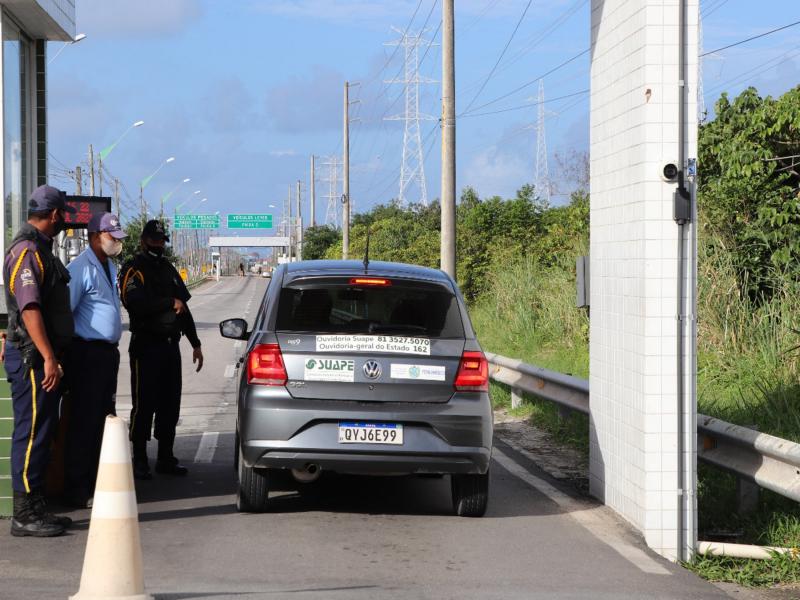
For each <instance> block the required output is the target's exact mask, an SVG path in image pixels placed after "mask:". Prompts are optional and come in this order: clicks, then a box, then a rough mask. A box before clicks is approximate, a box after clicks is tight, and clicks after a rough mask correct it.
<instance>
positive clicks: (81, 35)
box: [47, 33, 86, 65]
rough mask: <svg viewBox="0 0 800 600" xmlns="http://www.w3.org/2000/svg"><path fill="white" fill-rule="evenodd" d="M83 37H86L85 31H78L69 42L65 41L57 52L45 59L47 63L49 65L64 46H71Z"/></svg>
mask: <svg viewBox="0 0 800 600" xmlns="http://www.w3.org/2000/svg"><path fill="white" fill-rule="evenodd" d="M85 39H86V34H85V33H79V34H78V35H76V36H75V39H74V40H72V41H71V42H65V43H64V45H63V46H61V48H59V49H58V52H56V53H55V55H54V56H53V58H51V59H50V60H48V61H47V64H48V65H50V63H51V62H53V61H54V60H55V59H57V58H58V55H59V54H61V53H62V52H63V51H64V48H66V47H67V46H72V45H73V44H77V43H78V42H80V41H83V40H85Z"/></svg>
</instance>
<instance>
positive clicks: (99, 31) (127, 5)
mask: <svg viewBox="0 0 800 600" xmlns="http://www.w3.org/2000/svg"><path fill="white" fill-rule="evenodd" d="M76 13H77V25H78V30H79V31H85V32H87V33H88V34H89V35H91V36H92V37H105V38H108V37H113V38H120V37H136V38H141V37H158V36H163V35H169V34H174V33H177V32H179V31H181V30H183V29H184V28H186V27H187V26H188V25H190V24H191V23H193V22H194V21H196V20H197V19H199V18H200V17H201V16H202V15H203V7H202V6H201V4H200V2H199V1H198V0H168V1H167V2H165V1H164V0H136V1H135V2H129V1H126V0H78V2H77V6H76Z"/></svg>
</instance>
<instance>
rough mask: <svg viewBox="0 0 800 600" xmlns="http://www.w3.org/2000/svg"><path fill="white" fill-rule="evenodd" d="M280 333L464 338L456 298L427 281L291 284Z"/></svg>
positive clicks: (284, 294)
mask: <svg viewBox="0 0 800 600" xmlns="http://www.w3.org/2000/svg"><path fill="white" fill-rule="evenodd" d="M275 328H276V330H277V331H283V332H324V333H346V334H375V335H380V334H398V335H401V334H402V335H414V336H422V337H431V338H463V337H464V326H463V324H462V323H461V315H460V311H459V308H458V302H457V301H456V297H455V295H454V294H453V293H452V292H450V291H448V290H447V289H445V288H444V287H442V286H439V285H435V284H430V283H427V282H416V281H397V280H394V281H392V284H391V285H389V286H359V285H351V284H350V282H349V279H347V280H345V281H343V282H326V283H319V282H314V283H302V282H298V283H296V284H290V285H289V286H288V287H285V288H283V289H282V290H281V295H280V299H279V301H278V316H277V322H276V327H275Z"/></svg>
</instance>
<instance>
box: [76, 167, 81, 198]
mask: <svg viewBox="0 0 800 600" xmlns="http://www.w3.org/2000/svg"><path fill="white" fill-rule="evenodd" d="M75 194H76V195H78V196H83V175H82V174H81V167H80V165H78V166H77V167H75Z"/></svg>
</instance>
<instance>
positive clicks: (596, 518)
mask: <svg viewBox="0 0 800 600" xmlns="http://www.w3.org/2000/svg"><path fill="white" fill-rule="evenodd" d="M503 442H504V443H508V442H506V441H505V440H503ZM509 445H511V444H509ZM512 447H513V446H512ZM514 449H515V450H518V448H516V447H514ZM492 458H493V459H494V460H496V461H497V462H498V463H499V464H500V466H502V467H503V468H504V469H505V470H506V471H508V472H509V473H511V474H512V475H515V476H516V477H518V478H519V479H521V480H522V481H524V482H525V483H527V484H528V485H529V486H531V487H532V488H535V489H536V490H537V491H539V492H541V493H542V494H544V495H545V496H547V497H548V498H550V500H552V501H553V502H555V503H556V504H558V506H559V507H561V508H562V509H563V510H564V511H565V512H566V513H567V514H568V515H569V516H570V517H572V518H573V519H575V520H576V521H577V522H578V523H579V524H580V525H582V526H583V527H584V528H585V529H587V530H588V531H589V532H590V533H591V534H592V535H594V536H595V537H596V538H597V539H599V540H600V541H601V542H603V543H604V544H607V545H608V546H610V547H611V548H612V549H613V550H615V551H616V552H617V553H618V554H619V555H620V556H622V557H623V558H624V559H626V560H628V561H629V562H630V563H631V564H633V565H634V566H636V567H637V568H639V569H640V570H642V571H644V572H645V573H650V574H653V575H670V572H669V571H668V570H667V569H665V568H664V567H663V566H661V565H660V564H658V562H656V561H655V560H654V559H653V558H651V557H650V556H648V555H647V554H646V553H645V552H643V551H642V550H640V549H639V548H636V547H635V546H632V545H631V544H629V543H628V542H626V541H625V540H623V539H622V538H621V537H619V536H618V535H617V534H616V533H614V532H613V530H612V527H613V526H610V525H609V523H608V521H607V519H606V517H604V515H603V514H602V513H601V509H600V507H589V506H587V505H586V504H584V503H583V502H580V501H579V500H576V499H574V498H572V497H571V496H569V495H567V494H565V493H564V492H562V491H561V490H559V489H557V488H555V487H553V486H552V485H550V484H549V483H548V482H546V481H545V480H544V479H542V478H540V477H536V476H535V475H533V474H532V473H530V472H529V471H528V470H527V469H526V468H525V467H523V466H521V465H519V464H517V463H516V462H515V461H514V460H513V459H512V458H510V457H508V456H506V455H505V454H503V453H502V452H501V451H500V450H498V449H497V448H493V449H492Z"/></svg>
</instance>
